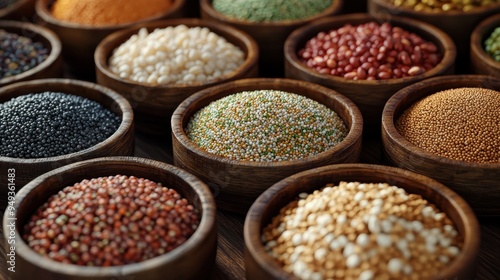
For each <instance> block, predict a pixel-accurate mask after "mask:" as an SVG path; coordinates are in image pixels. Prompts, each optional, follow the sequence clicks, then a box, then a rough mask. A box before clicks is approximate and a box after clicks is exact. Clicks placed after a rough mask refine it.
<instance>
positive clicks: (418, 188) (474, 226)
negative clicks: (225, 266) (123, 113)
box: [244, 164, 480, 280]
mask: <svg viewBox="0 0 500 280" xmlns="http://www.w3.org/2000/svg"><path fill="white" fill-rule="evenodd" d="M340 181H347V182H354V181H357V182H365V183H388V184H390V185H395V186H398V187H400V188H403V189H405V190H406V191H407V192H408V193H414V194H419V195H421V196H423V197H424V198H425V199H427V200H428V201H429V202H431V203H433V204H434V205H436V206H437V207H438V208H439V209H440V210H441V211H444V212H445V213H446V214H447V216H448V217H449V218H450V219H451V220H452V221H453V223H454V224H455V226H456V227H457V231H458V234H459V235H460V236H462V237H463V242H464V244H463V248H462V252H461V253H460V255H459V256H457V258H456V259H455V260H454V261H453V262H452V263H451V264H450V265H449V266H448V267H447V268H446V269H444V270H442V271H441V272H440V274H439V275H435V277H433V279H458V278H460V279H472V278H473V276H474V274H475V267H476V261H477V259H478V254H479V243H480V241H479V240H480V234H479V223H478V221H477V219H476V217H475V216H474V213H473V211H472V210H471V209H470V207H469V206H468V205H467V203H466V202H465V201H464V200H463V199H462V198H461V197H459V196H458V195H457V194H456V193H454V192H453V191H451V190H450V189H448V188H447V187H445V186H444V185H442V184H440V183H438V182H436V181H434V180H432V179H430V178H428V177H425V176H422V175H418V174H415V173H413V172H409V171H406V170H402V169H399V168H394V167H387V166H381V165H369V164H336V165H330V166H324V167H319V168H315V169H311V170H307V171H304V172H301V173H298V174H295V175H293V176H290V177H288V178H286V179H283V180H281V181H279V182H278V183H276V184H274V185H273V186H272V187H271V188H269V189H268V190H267V191H265V192H264V193H263V194H262V195H261V196H260V197H259V198H258V199H257V200H256V201H255V203H254V204H253V205H252V207H251V208H250V210H249V211H248V214H247V216H246V219H245V225H244V237H245V269H246V275H247V279H249V280H254V279H259V280H267V279H276V280H277V279H293V280H295V279H297V278H296V277H294V276H293V275H291V274H288V273H286V272H285V271H284V270H283V269H282V268H281V266H280V264H279V263H278V262H277V261H275V260H274V259H273V258H272V257H271V256H270V255H268V254H267V253H266V251H265V249H264V245H263V244H262V241H261V234H262V230H263V228H264V227H265V226H266V225H268V224H269V223H270V221H271V218H272V217H274V216H276V215H277V214H278V213H279V210H280V209H281V208H283V207H284V206H285V205H287V204H288V203H289V202H291V201H292V200H295V199H296V198H297V197H298V195H299V193H302V192H306V193H312V192H313V191H314V190H317V189H320V188H323V187H324V186H325V185H326V184H327V183H334V184H338V183H339V182H340Z"/></svg>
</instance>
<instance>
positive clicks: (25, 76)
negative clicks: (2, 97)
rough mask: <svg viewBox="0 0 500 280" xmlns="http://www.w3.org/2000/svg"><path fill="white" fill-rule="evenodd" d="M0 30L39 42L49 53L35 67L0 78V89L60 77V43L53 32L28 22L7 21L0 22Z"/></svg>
mask: <svg viewBox="0 0 500 280" xmlns="http://www.w3.org/2000/svg"><path fill="white" fill-rule="evenodd" d="M0 29H3V30H5V31H7V32H10V33H15V34H18V35H19V36H24V37H27V38H30V39H31V40H33V42H41V43H42V44H43V45H44V47H46V48H47V49H48V51H49V55H48V57H47V58H46V59H45V60H44V61H43V62H42V63H40V64H39V65H37V66H36V67H34V68H32V69H30V70H28V71H25V72H22V73H20V74H17V75H14V76H10V77H6V78H3V79H1V78H0V87H3V86H6V85H9V84H12V83H17V82H22V81H28V80H35V79H44V78H58V77H62V70H63V69H62V65H63V63H62V57H61V41H59V38H58V37H57V35H56V34H55V33H54V32H52V31H50V30H49V29H47V28H45V27H43V26H39V25H35V24H31V23H29V22H19V21H8V20H5V21H4V20H2V21H0Z"/></svg>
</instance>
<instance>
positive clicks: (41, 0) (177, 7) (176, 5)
mask: <svg viewBox="0 0 500 280" xmlns="http://www.w3.org/2000/svg"><path fill="white" fill-rule="evenodd" d="M173 1H174V2H173V4H172V6H170V7H169V8H168V9H167V10H166V11H164V12H163V13H160V14H158V15H155V16H151V17H147V18H144V19H141V20H138V21H133V22H128V23H121V24H107V25H96V26H94V25H85V24H80V23H74V22H70V21H64V20H60V19H57V18H55V17H53V16H52V13H51V12H50V11H49V8H48V6H49V4H52V3H53V2H54V0H36V3H35V12H36V14H37V15H38V16H39V17H40V18H42V19H43V20H44V21H45V22H48V23H50V24H53V25H56V26H61V27H64V28H71V29H80V30H86V31H88V32H93V31H107V32H112V31H116V30H119V29H123V28H127V27H130V26H132V25H135V24H139V23H144V22H148V21H152V20H157V19H161V18H165V17H168V16H170V15H172V14H175V13H177V12H179V11H181V9H182V8H183V7H184V5H185V4H186V1H187V0H173Z"/></svg>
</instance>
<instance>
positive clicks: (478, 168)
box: [382, 75, 500, 216]
mask: <svg viewBox="0 0 500 280" xmlns="http://www.w3.org/2000/svg"><path fill="white" fill-rule="evenodd" d="M457 87H483V88H489V89H493V90H497V91H498V90H499V89H500V78H498V77H490V76H481V75H458V76H445V77H439V78H433V79H429V80H425V81H422V82H420V83H416V84H414V85H411V86H408V87H406V88H404V89H402V90H400V91H399V92H398V93H396V94H395V95H394V96H393V97H391V99H389V101H387V104H386V106H385V108H384V112H383V116H382V143H383V146H384V154H385V157H386V158H387V160H388V161H389V162H390V163H391V164H393V165H395V166H398V167H401V168H404V169H408V170H411V171H414V172H417V173H420V174H423V175H425V176H428V177H431V178H433V179H435V180H437V181H440V182H441V183H443V184H445V185H446V186H448V187H450V188H452V189H453V190H454V191H456V192H457V193H458V194H460V195H461V196H462V197H464V198H465V199H466V200H467V202H469V204H470V205H471V207H472V209H474V211H475V212H476V214H477V215H481V216H500V205H499V204H498V201H499V200H500V164H493V163H468V162H463V161H458V160H453V159H449V158H445V157H441V156H437V155H435V154H432V153H430V152H427V151H425V150H424V149H421V148H419V147H417V146H415V145H413V144H412V143H410V142H409V141H408V140H406V139H405V138H404V137H403V136H402V135H401V134H399V132H398V130H397V129H396V127H395V125H394V122H395V121H396V120H397V119H398V118H399V116H400V115H401V114H402V113H403V112H404V111H405V110H406V109H407V108H408V107H410V106H411V104H413V103H414V102H416V101H417V100H420V99H422V98H424V97H426V96H428V95H431V94H434V93H436V92H439V91H443V90H447V89H451V88H457Z"/></svg>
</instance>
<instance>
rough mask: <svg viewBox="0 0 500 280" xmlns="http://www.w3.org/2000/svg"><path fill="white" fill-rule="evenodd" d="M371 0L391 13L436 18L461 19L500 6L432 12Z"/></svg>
mask: <svg viewBox="0 0 500 280" xmlns="http://www.w3.org/2000/svg"><path fill="white" fill-rule="evenodd" d="M369 1H372V2H373V3H375V4H377V5H378V6H381V7H383V8H385V9H387V10H388V11H390V12H391V14H392V13H394V14H398V13H407V14H409V15H411V17H418V16H422V15H425V16H426V17H434V18H440V17H443V16H446V17H447V16H453V17H456V19H460V17H463V16H468V15H481V14H482V13H484V12H487V11H490V10H491V9H497V8H500V3H497V4H493V5H489V6H486V7H484V6H481V7H478V8H475V9H472V10H470V11H466V12H464V11H448V12H443V13H441V12H439V13H431V12H425V11H415V10H413V9H410V8H406V7H397V6H394V5H392V4H390V3H389V2H387V1H386V0H369Z"/></svg>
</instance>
